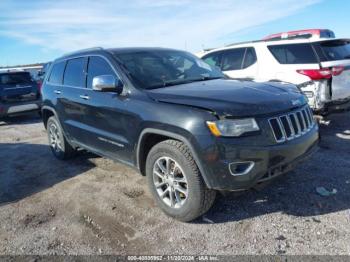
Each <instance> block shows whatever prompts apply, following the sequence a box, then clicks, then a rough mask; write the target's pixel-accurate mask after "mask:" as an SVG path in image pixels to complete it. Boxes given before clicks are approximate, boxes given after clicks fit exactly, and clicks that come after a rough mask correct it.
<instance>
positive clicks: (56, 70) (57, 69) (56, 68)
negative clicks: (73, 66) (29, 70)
mask: <svg viewBox="0 0 350 262" xmlns="http://www.w3.org/2000/svg"><path fill="white" fill-rule="evenodd" d="M65 66H66V62H59V63H56V64H54V65H53V66H52V70H51V74H50V77H49V82H50V83H52V84H62V81H63V73H64V68H65Z"/></svg>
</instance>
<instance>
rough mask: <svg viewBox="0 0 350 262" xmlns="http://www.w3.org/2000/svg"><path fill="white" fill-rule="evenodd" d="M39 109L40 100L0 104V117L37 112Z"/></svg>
mask: <svg viewBox="0 0 350 262" xmlns="http://www.w3.org/2000/svg"><path fill="white" fill-rule="evenodd" d="M40 108H41V100H40V99H37V100H33V101H26V102H17V103H0V117H5V116H11V115H18V114H22V113H25V112H30V111H39V110H40Z"/></svg>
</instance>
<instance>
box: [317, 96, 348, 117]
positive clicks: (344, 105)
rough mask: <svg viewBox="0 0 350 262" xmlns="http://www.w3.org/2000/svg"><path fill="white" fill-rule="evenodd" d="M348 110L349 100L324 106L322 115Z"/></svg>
mask: <svg viewBox="0 0 350 262" xmlns="http://www.w3.org/2000/svg"><path fill="white" fill-rule="evenodd" d="M349 110H350V98H347V99H345V100H343V101H334V102H329V103H327V104H325V108H324V112H322V113H323V114H331V113H339V112H344V111H349Z"/></svg>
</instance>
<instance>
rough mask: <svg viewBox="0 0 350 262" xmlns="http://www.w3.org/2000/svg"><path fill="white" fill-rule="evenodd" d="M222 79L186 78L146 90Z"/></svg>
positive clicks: (210, 77)
mask: <svg viewBox="0 0 350 262" xmlns="http://www.w3.org/2000/svg"><path fill="white" fill-rule="evenodd" d="M222 78H224V76H203V77H200V78H187V79H177V80H170V81H164V82H163V83H162V84H157V85H153V86H150V87H149V88H148V89H155V88H161V87H167V86H175V85H182V84H188V83H192V82H199V81H207V80H214V79H222Z"/></svg>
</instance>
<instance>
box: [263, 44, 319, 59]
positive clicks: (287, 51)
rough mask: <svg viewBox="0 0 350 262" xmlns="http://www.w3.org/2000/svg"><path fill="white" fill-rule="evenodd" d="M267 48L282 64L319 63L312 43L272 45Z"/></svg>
mask: <svg viewBox="0 0 350 262" xmlns="http://www.w3.org/2000/svg"><path fill="white" fill-rule="evenodd" d="M267 48H268V49H269V50H270V52H271V53H272V55H273V56H274V57H275V58H276V60H277V61H278V62H279V63H280V64H314V63H318V59H317V57H316V55H315V52H314V50H313V48H312V46H311V45H310V44H288V45H271V46H268V47H267Z"/></svg>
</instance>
